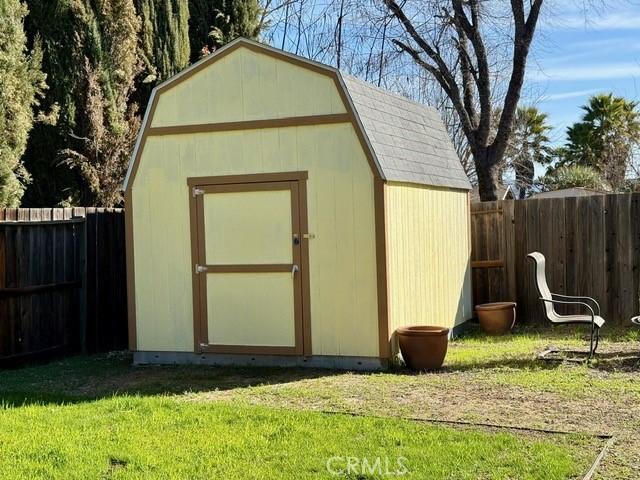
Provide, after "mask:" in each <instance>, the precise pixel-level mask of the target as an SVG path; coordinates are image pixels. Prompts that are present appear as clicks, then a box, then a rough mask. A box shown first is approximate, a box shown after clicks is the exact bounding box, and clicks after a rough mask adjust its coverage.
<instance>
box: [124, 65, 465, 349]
mask: <svg viewBox="0 0 640 480" xmlns="http://www.w3.org/2000/svg"><path fill="white" fill-rule="evenodd" d="M214 66H215V64H214ZM304 170H306V171H308V172H309V180H308V183H307V188H308V215H309V232H310V233H313V234H315V238H314V239H312V240H310V242H309V258H310V282H311V321H312V325H311V331H312V343H313V354H315V355H356V356H377V355H378V324H377V296H376V263H375V235H374V223H375V222H374V208H373V174H372V172H371V169H370V167H369V165H368V163H367V160H366V158H365V156H364V153H363V151H362V149H361V147H360V144H359V142H358V139H357V137H356V134H355V131H354V129H353V127H352V126H351V125H350V124H335V125H322V126H306V127H288V128H280V129H263V130H249V131H236V132H219V133H200V134H189V135H171V136H162V137H149V138H148V139H147V144H146V147H145V149H144V152H143V154H142V158H141V161H140V167H139V171H138V175H137V176H136V178H135V182H134V184H133V190H132V195H133V215H134V218H133V221H134V225H135V229H134V246H135V247H134V248H135V257H134V258H135V275H136V278H135V280H136V289H135V295H136V318H137V341H138V349H139V350H158V351H193V316H192V296H191V271H192V268H193V265H191V258H190V233H189V209H188V200H189V191H188V188H187V182H186V179H187V177H199V176H210V175H232V174H245V173H266V172H284V171H304ZM465 198H466V197H465Z"/></svg>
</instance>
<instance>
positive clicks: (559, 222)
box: [471, 193, 640, 323]
mask: <svg viewBox="0 0 640 480" xmlns="http://www.w3.org/2000/svg"><path fill="white" fill-rule="evenodd" d="M471 232H472V262H471V267H472V270H473V289H474V302H475V303H476V304H477V303H484V302H492V301H500V300H514V301H516V302H518V314H519V318H520V319H521V321H525V322H540V321H544V319H543V316H542V310H541V308H540V304H539V302H538V301H537V298H538V294H537V291H536V288H535V284H534V283H533V266H532V265H531V262H530V261H529V260H527V259H526V255H527V253H529V252H532V251H535V250H537V251H540V252H542V253H543V254H544V255H545V257H546V258H547V280H548V282H549V287H550V288H551V291H553V292H554V293H562V294H567V295H588V296H591V297H594V298H595V299H596V300H598V302H599V303H600V305H601V307H602V316H603V317H604V318H605V319H606V320H607V321H609V322H612V323H624V322H628V320H629V318H630V317H631V316H633V315H638V314H639V313H640V305H639V299H638V296H639V295H640V193H633V194H613V195H595V196H589V197H572V198H545V199H530V200H516V201H514V200H505V201H498V202H484V203H474V204H472V206H471ZM564 312H569V310H564V311H563V313H564Z"/></svg>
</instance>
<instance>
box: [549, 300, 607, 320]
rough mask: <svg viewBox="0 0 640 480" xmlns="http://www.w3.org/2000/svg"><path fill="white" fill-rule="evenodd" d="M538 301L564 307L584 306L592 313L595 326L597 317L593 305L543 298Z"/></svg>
mask: <svg viewBox="0 0 640 480" xmlns="http://www.w3.org/2000/svg"><path fill="white" fill-rule="evenodd" d="M538 300H542V301H543V302H550V303H560V304H563V305H583V306H585V307H587V308H588V309H589V312H591V323H592V324H594V323H595V317H596V314H595V312H594V311H593V308H591V305H589V304H588V303H584V302H567V301H564V300H553V299H551V298H542V297H540V298H539V299H538Z"/></svg>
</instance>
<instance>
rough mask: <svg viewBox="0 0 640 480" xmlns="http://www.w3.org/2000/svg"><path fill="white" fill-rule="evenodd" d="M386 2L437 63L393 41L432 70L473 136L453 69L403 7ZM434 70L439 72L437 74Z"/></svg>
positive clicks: (415, 39)
mask: <svg viewBox="0 0 640 480" xmlns="http://www.w3.org/2000/svg"><path fill="white" fill-rule="evenodd" d="M384 3H385V5H386V6H387V8H389V10H390V11H391V13H392V14H393V15H394V16H395V17H396V18H397V19H398V21H399V22H400V23H401V24H402V26H403V27H404V29H405V31H406V32H407V33H408V34H409V36H410V37H411V38H412V39H413V41H414V42H415V43H416V44H417V45H418V46H419V47H420V48H421V49H422V51H423V52H424V53H426V54H427V56H429V58H431V60H433V62H434V63H435V64H436V65H435V66H433V65H431V64H429V63H427V62H425V61H424V60H423V59H422V58H421V57H420V54H419V53H418V52H417V51H416V50H415V49H414V48H411V47H410V46H409V45H407V44H406V43H403V42H401V41H399V40H395V39H394V40H393V43H394V44H395V45H397V46H398V47H400V48H401V49H402V50H404V51H405V52H407V53H408V54H409V55H411V57H412V58H413V59H414V60H415V61H416V63H418V64H419V65H420V66H422V67H423V68H424V69H425V70H427V71H428V72H430V73H431V74H432V75H433V76H434V77H435V78H436V80H437V81H438V83H440V85H441V86H442V88H443V89H444V90H445V92H447V95H448V96H449V98H451V102H452V103H453V106H454V107H455V109H456V111H457V112H458V116H459V117H460V121H461V122H462V125H463V128H464V130H465V133H466V134H468V135H469V136H470V138H471V137H472V136H473V135H474V128H473V126H472V123H471V120H470V117H469V112H467V111H466V110H465V108H464V103H463V101H462V97H461V94H460V88H459V87H458V85H457V83H456V80H455V78H454V76H453V74H452V73H451V70H449V67H448V66H447V64H446V62H445V61H444V59H443V58H442V56H441V55H440V54H439V53H438V51H436V49H435V48H433V47H432V46H431V45H429V43H428V42H427V41H426V40H425V39H424V38H423V37H422V36H421V35H420V34H419V33H418V31H417V30H416V28H415V27H414V26H413V23H412V22H411V20H409V18H407V16H406V15H405V13H404V11H403V10H402V7H400V6H399V5H398V4H397V3H396V2H395V1H394V0H384ZM425 65H426V66H425ZM427 66H428V68H427ZM434 72H437V74H436V73H434Z"/></svg>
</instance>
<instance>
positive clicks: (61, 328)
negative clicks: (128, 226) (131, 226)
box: [0, 208, 127, 364]
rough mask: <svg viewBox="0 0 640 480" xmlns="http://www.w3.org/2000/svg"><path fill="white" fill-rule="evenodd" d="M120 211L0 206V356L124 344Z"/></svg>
mask: <svg viewBox="0 0 640 480" xmlns="http://www.w3.org/2000/svg"><path fill="white" fill-rule="evenodd" d="M126 345H127V312H126V275H125V251H124V219H123V212H122V210H119V209H96V208H86V209H85V208H73V209H71V208H64V209H63V208H55V209H51V208H42V209H40V208H37V209H0V362H2V363H4V364H6V363H12V362H15V361H20V360H21V359H24V358H30V357H33V356H36V355H49V354H51V353H54V352H59V351H80V350H82V351H87V352H97V351H106V350H112V349H122V348H126Z"/></svg>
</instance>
